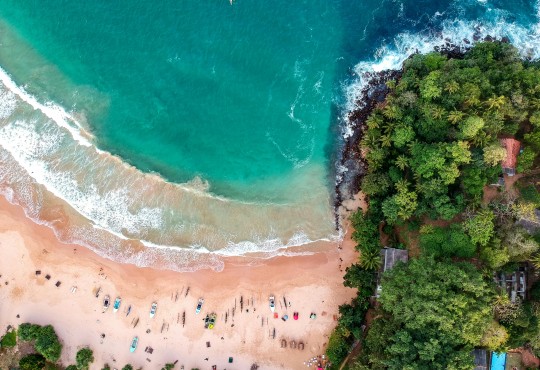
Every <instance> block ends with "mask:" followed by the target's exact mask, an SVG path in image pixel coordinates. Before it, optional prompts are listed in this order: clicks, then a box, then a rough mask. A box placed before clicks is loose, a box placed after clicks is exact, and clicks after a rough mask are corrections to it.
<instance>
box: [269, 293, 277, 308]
mask: <svg viewBox="0 0 540 370" xmlns="http://www.w3.org/2000/svg"><path fill="white" fill-rule="evenodd" d="M269 299H270V311H272V312H274V311H275V310H276V300H275V298H274V296H273V295H271V296H270V298H269Z"/></svg>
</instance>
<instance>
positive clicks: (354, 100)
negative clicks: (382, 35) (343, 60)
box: [342, 3, 540, 137]
mask: <svg viewBox="0 0 540 370" xmlns="http://www.w3.org/2000/svg"><path fill="white" fill-rule="evenodd" d="M536 9H537V19H538V18H540V5H539V3H537V5H536ZM491 14H492V16H493V19H491V20H482V21H464V20H459V19H455V20H446V21H444V22H443V23H442V27H441V32H438V33H436V34H429V35H421V34H413V33H408V32H404V33H401V34H398V35H397V36H395V37H394V39H393V40H392V41H391V42H389V43H386V44H384V45H381V46H380V47H379V48H378V49H377V50H376V51H375V53H374V56H373V58H372V59H371V60H366V61H361V62H359V63H358V64H357V65H356V66H355V68H354V72H355V75H356V76H357V77H356V79H355V81H353V83H351V84H349V85H347V86H345V87H344V91H345V95H346V98H347V104H346V107H345V108H346V109H345V111H346V114H348V113H349V112H351V111H353V110H356V109H359V108H361V104H363V102H362V101H360V100H359V98H360V97H361V96H362V94H363V92H364V91H365V89H366V88H367V86H368V83H369V81H370V78H371V76H372V75H373V73H377V72H381V71H385V70H399V69H401V66H402V65H403V62H404V61H405V60H406V59H407V58H409V57H410V56H411V55H413V54H415V53H429V52H431V51H433V50H435V49H436V48H437V47H443V46H445V45H446V44H447V43H448V41H450V42H451V43H452V44H454V45H456V46H457V47H459V48H461V49H462V50H466V49H468V48H470V47H471V46H472V45H473V44H474V43H475V42H474V39H475V38H477V39H478V38H479V39H483V38H484V37H486V36H492V37H495V38H497V39H501V38H503V37H507V38H508V39H509V40H510V42H512V44H513V45H514V46H516V47H517V48H518V50H519V52H520V54H521V55H522V56H523V57H524V58H529V59H539V58H540V21H537V23H535V24H533V25H531V26H529V27H523V26H520V25H518V24H516V23H508V22H507V21H506V20H505V15H506V12H504V11H502V10H497V9H491ZM345 122H348V120H347V117H345ZM352 132H353V131H352V129H351V127H350V125H344V126H343V128H342V134H343V136H344V137H349V136H350V135H352Z"/></svg>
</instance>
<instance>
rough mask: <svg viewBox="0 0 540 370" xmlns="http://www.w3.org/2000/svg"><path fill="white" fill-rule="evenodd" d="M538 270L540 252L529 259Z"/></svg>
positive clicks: (539, 267) (539, 266)
mask: <svg viewBox="0 0 540 370" xmlns="http://www.w3.org/2000/svg"><path fill="white" fill-rule="evenodd" d="M529 261H530V262H531V264H532V265H533V266H534V268H535V269H536V270H540V253H539V254H535V255H534V256H532V257H531V259H530V260H529Z"/></svg>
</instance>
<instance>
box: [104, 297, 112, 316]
mask: <svg viewBox="0 0 540 370" xmlns="http://www.w3.org/2000/svg"><path fill="white" fill-rule="evenodd" d="M110 304H111V298H110V297H109V296H108V295H106V296H105V298H103V312H105V311H107V309H108V308H109V306H110Z"/></svg>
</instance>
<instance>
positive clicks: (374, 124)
mask: <svg viewBox="0 0 540 370" xmlns="http://www.w3.org/2000/svg"><path fill="white" fill-rule="evenodd" d="M382 121H383V119H382V117H381V116H379V115H378V114H372V115H371V116H369V117H368V119H367V120H366V125H367V127H368V128H369V129H371V130H373V129H376V128H379V127H380V126H381V123H382Z"/></svg>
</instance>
